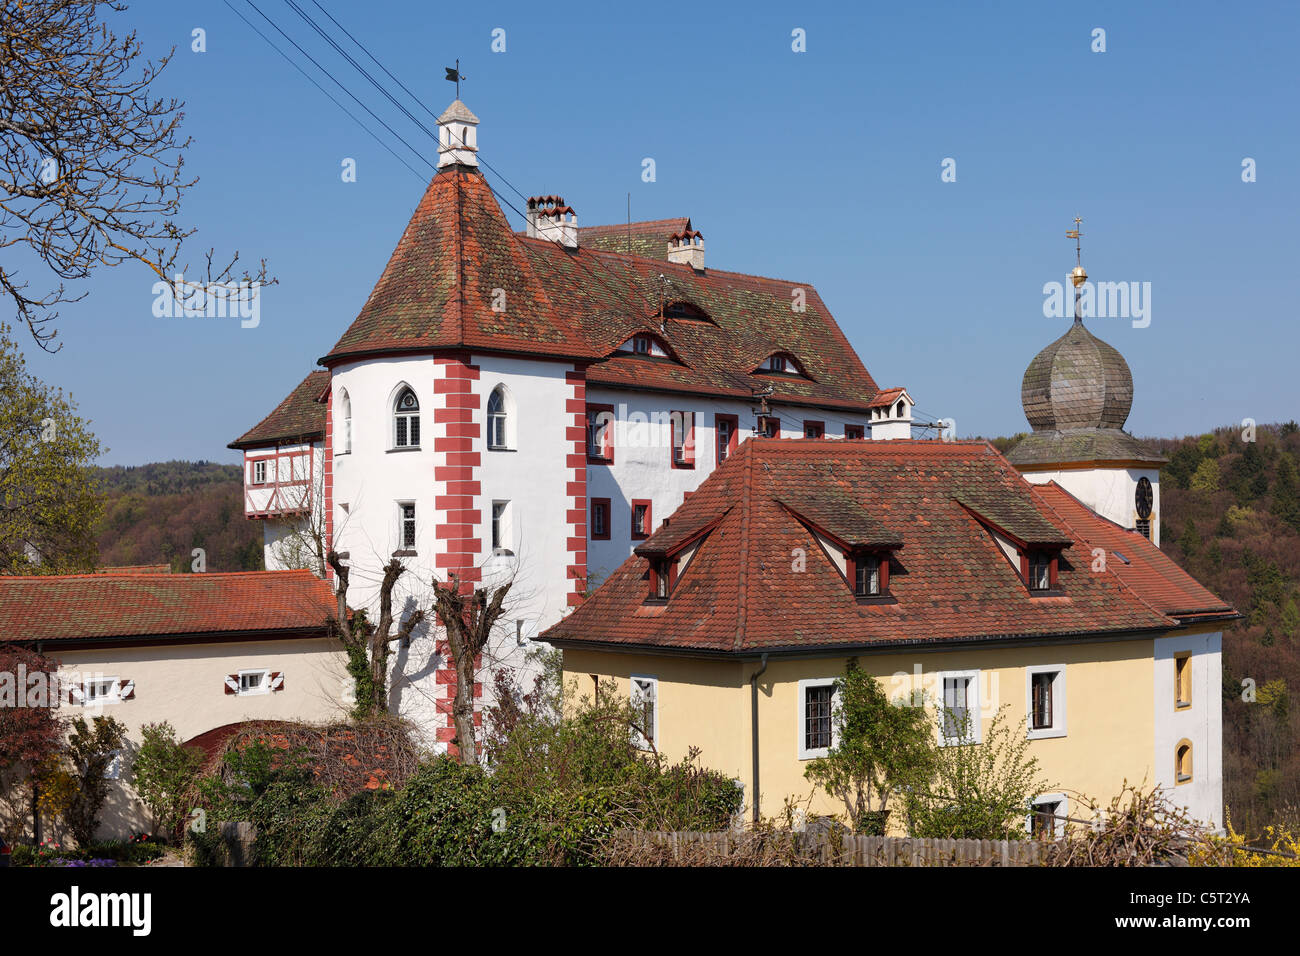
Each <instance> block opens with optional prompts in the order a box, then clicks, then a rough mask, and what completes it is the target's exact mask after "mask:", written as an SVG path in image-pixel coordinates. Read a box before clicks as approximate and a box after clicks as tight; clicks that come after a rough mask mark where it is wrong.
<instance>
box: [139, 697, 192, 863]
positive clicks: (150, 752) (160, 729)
mask: <svg viewBox="0 0 1300 956" xmlns="http://www.w3.org/2000/svg"><path fill="white" fill-rule="evenodd" d="M140 733H141V737H142V743H141V745H140V752H139V753H137V754H136V756H135V762H134V764H133V767H132V769H133V772H134V774H135V790H136V793H138V794H140V798H141V799H142V800H144V802H145V806H147V807H148V808H149V811H150V813H152V814H153V818H154V825H155V826H157V827H161V828H162V830H163V832H164V833H166V835H167V836H168V837H169V838H170V839H172V840H179V839H180V837H181V835H182V833H183V832H184V828H185V818H186V816H187V811H188V810H189V802H188V800H189V797H190V794H191V791H192V789H193V787H194V785H195V783H196V781H197V780H198V778H199V773H200V771H201V770H202V767H203V751H202V750H199V749H198V748H197V747H186V746H183V745H182V744H181V742H180V741H179V740H177V739H176V730H175V728H173V727H172V725H171V724H170V723H168V722H166V721H163V722H162V723H160V724H145V725H144V727H143V728H142V729H141V732H140Z"/></svg>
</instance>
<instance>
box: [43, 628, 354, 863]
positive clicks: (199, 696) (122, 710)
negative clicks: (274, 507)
mask: <svg viewBox="0 0 1300 956" xmlns="http://www.w3.org/2000/svg"><path fill="white" fill-rule="evenodd" d="M51 653H52V654H54V656H55V657H57V658H58V660H59V663H60V669H59V673H60V678H61V679H62V680H66V681H69V682H73V681H84V680H86V679H91V678H96V677H98V678H118V679H128V680H132V681H134V682H135V696H134V697H133V698H132V699H130V700H124V701H118V702H115V703H106V704H103V705H99V706H91V707H83V706H80V705H74V704H68V703H66V701H65V702H63V703H61V705H60V709H59V713H60V716H62V717H66V718H68V719H69V720H70V719H72V718H74V717H85V718H87V720H89V719H90V718H91V717H94V716H108V717H114V718H116V719H117V720H119V721H121V722H122V723H123V724H125V725H126V728H127V747H126V750H127V759H126V760H124V761H123V763H124V765H125V766H124V768H123V773H122V774H121V776H120V777H119V778H118V779H116V780H115V781H114V783H113V785H112V787H111V788H110V791H109V799H108V802H107V803H106V805H105V810H104V814H103V816H102V818H101V822H100V829H99V836H100V837H102V838H118V837H125V836H128V835H129V834H130V833H131V832H138V831H140V830H143V829H147V828H148V826H147V824H148V822H149V821H148V815H147V811H146V809H145V807H144V805H143V804H142V803H141V801H140V800H139V798H138V797H137V796H136V794H135V791H134V789H133V788H132V786H131V781H132V778H131V774H130V770H129V767H130V760H131V757H132V756H133V755H134V753H135V752H136V750H138V748H139V746H140V743H141V736H140V729H141V728H142V727H143V726H144V725H145V724H149V723H158V722H161V721H167V722H169V723H170V724H171V725H172V727H174V728H175V729H176V734H177V737H178V738H179V739H180V740H182V741H185V740H189V739H191V738H192V737H196V736H198V735H199V734H202V733H206V732H207V731H209V730H213V729H214V728H217V727H222V726H225V725H226V724H231V723H237V722H239V721H244V720H301V721H308V722H323V721H328V720H333V719H338V718H342V717H343V716H345V714H346V712H347V709H348V707H349V706H350V703H351V702H350V699H349V696H348V695H349V694H350V693H351V690H350V688H351V683H352V682H351V679H350V678H349V677H348V676H347V670H346V668H345V666H344V663H345V662H344V657H343V654H342V652H341V651H340V650H339V646H338V644H337V642H335V641H332V640H328V639H325V638H305V639H279V640H275V639H268V640H261V641H244V642H238V643H222V644H166V645H159V646H155V647H120V648H112V649H104V648H94V649H85V650H72V651H59V650H57V649H54V650H52V651H51ZM263 668H264V669H266V670H269V671H279V672H280V673H282V674H283V675H284V689H283V690H281V691H276V692H273V693H267V694H252V695H246V696H245V695H239V694H227V693H226V692H225V678H226V675H228V674H235V673H238V672H239V671H241V670H254V669H263Z"/></svg>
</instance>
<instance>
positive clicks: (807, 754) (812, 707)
mask: <svg viewBox="0 0 1300 956" xmlns="http://www.w3.org/2000/svg"><path fill="white" fill-rule="evenodd" d="M835 709H836V708H835V678H833V677H824V678H812V679H809V680H801V681H799V725H798V734H799V759H800V760H812V759H813V758H815V757H825V756H826V755H827V754H829V753H830V750H831V748H832V747H834V746H835V741H836V732H835Z"/></svg>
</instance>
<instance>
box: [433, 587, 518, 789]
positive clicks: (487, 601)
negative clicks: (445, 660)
mask: <svg viewBox="0 0 1300 956" xmlns="http://www.w3.org/2000/svg"><path fill="white" fill-rule="evenodd" d="M511 583H512V581H509V580H507V581H506V582H505V583H504V584H500V585H496V586H492V587H471V586H467V585H465V584H462V583H461V580H460V578H459V576H457V575H456V574H451V575H449V576H448V578H447V580H446V581H439V580H438V579H437V578H435V579H434V581H433V593H434V607H435V608H436V609H437V612H438V623H439V624H441V625H442V626H443V627H444V628H446V631H447V648H448V650H449V651H450V653H451V659H452V663H453V665H454V666H455V668H456V696H455V698H454V700H453V701H452V710H451V716H452V722H453V724H454V726H455V728H456V738H455V740H453V741H452V742H453V743H454V744H455V745H456V746H457V748H459V750H460V759H461V762H462V763H467V764H473V763H478V743H477V740H476V735H475V730H474V681H475V679H476V678H477V677H478V669H479V663H480V660H481V655H482V654H483V652H484V651H485V650H486V649H487V647H488V642H489V641H490V640H491V638H492V631H493V629H494V628H495V627H496V624H497V621H498V620H500V618H501V616H502V614H503V613H505V606H504V605H505V599H506V595H507V594H508V593H509V592H510V586H511Z"/></svg>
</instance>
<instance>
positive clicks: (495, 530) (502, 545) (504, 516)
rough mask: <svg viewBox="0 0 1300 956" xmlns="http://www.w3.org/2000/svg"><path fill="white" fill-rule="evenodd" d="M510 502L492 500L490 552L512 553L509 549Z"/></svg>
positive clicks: (510, 537) (510, 536)
mask: <svg viewBox="0 0 1300 956" xmlns="http://www.w3.org/2000/svg"><path fill="white" fill-rule="evenodd" d="M511 539H512V535H511V533H510V502H508V501H494V502H492V553H493V554H514V552H513V551H511V550H510V544H511Z"/></svg>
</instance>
